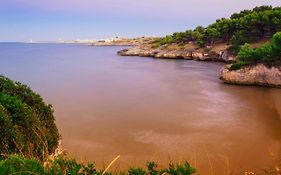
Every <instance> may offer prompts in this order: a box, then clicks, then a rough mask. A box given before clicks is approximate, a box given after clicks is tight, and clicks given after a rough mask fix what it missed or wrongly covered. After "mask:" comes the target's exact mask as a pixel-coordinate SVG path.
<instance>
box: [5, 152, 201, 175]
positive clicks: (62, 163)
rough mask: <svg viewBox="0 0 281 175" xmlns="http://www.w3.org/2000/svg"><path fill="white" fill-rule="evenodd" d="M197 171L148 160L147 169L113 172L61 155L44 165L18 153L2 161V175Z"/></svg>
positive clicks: (132, 174)
mask: <svg viewBox="0 0 281 175" xmlns="http://www.w3.org/2000/svg"><path fill="white" fill-rule="evenodd" d="M195 172H196V170H195V169H194V168H193V167H191V166H190V165H189V163H187V162H186V163H184V164H177V165H176V166H174V165H173V164H170V166H169V168H168V169H157V164H156V163H155V162H148V163H147V166H146V169H144V168H139V167H132V168H129V169H128V170H127V171H125V172H121V171H116V172H114V173H112V172H104V171H103V170H96V168H95V166H94V164H91V163H89V164H87V165H84V164H81V163H77V162H76V161H75V160H72V159H67V158H65V157H59V158H57V159H55V160H54V161H53V162H50V164H45V165H44V166H43V165H42V164H41V163H40V162H39V161H38V160H36V159H33V158H31V159H27V158H24V157H21V156H17V155H12V156H9V157H8V158H7V159H5V160H2V161H0V175H9V174H17V175H31V174H38V175H39V174H40V175H113V174H114V175H163V174H168V175H192V174H194V173H195Z"/></svg>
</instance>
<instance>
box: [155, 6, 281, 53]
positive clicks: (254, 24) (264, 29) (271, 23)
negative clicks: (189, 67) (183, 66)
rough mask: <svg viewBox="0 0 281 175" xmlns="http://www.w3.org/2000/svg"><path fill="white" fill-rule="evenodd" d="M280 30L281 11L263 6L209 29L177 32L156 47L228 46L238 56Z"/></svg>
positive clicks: (241, 13) (224, 20)
mask: <svg viewBox="0 0 281 175" xmlns="http://www.w3.org/2000/svg"><path fill="white" fill-rule="evenodd" d="M280 30H281V7H275V8H273V7H272V6H260V7H255V8H254V9H252V10H243V11H241V12H240V13H234V14H232V15H231V17H230V18H221V19H218V20H217V21H216V22H215V23H213V24H211V25H209V26H207V27H206V28H204V27H202V26H198V27H197V28H195V29H194V30H187V31H185V32H175V33H173V34H172V35H167V36H166V37H164V38H162V39H159V40H157V41H156V42H155V45H156V46H161V45H164V44H171V43H187V42H190V41H192V42H195V43H196V44H197V45H199V46H201V47H203V46H206V45H212V44H213V43H215V42H218V41H221V42H229V43H230V44H231V46H230V51H232V52H234V53H236V52H237V51H238V50H239V49H240V46H241V45H243V44H244V43H246V42H254V41H259V40H261V39H263V38H265V37H272V35H273V34H274V33H276V32H278V31H280Z"/></svg>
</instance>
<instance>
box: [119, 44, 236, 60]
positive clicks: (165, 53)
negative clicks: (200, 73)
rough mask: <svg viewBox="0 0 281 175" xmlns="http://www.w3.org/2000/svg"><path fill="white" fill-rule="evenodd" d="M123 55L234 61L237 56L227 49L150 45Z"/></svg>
mask: <svg viewBox="0 0 281 175" xmlns="http://www.w3.org/2000/svg"><path fill="white" fill-rule="evenodd" d="M118 54H119V55H121V56H142V57H154V58H164V59H193V60H196V61H220V62H227V63H233V62H235V61H236V58H235V57H233V56H231V55H228V54H227V51H220V52H218V53H216V52H207V51H202V50H167V49H163V48H157V49H154V48H152V47H150V46H149V45H139V46H135V47H132V48H129V49H124V50H121V51H119V52H118Z"/></svg>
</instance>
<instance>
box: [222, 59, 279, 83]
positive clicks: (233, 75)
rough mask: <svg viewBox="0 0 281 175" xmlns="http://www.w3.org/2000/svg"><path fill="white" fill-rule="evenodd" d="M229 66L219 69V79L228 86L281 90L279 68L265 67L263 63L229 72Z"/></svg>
mask: <svg viewBox="0 0 281 175" xmlns="http://www.w3.org/2000/svg"><path fill="white" fill-rule="evenodd" d="M230 67H231V65H225V66H223V67H222V69H221V76H220V79H221V80H222V81H223V82H225V83H229V84H239V85H259V86H267V87H277V88H281V67H280V66H267V65H265V64H263V63H258V64H256V65H250V66H245V67H242V68H241V69H239V70H230Z"/></svg>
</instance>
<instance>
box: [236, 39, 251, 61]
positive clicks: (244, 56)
mask: <svg viewBox="0 0 281 175" xmlns="http://www.w3.org/2000/svg"><path fill="white" fill-rule="evenodd" d="M237 59H238V61H239V62H253V61H254V60H255V57H254V49H253V48H251V46H250V44H248V43H246V44H244V46H242V47H241V49H240V51H239V52H238V55H237Z"/></svg>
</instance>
